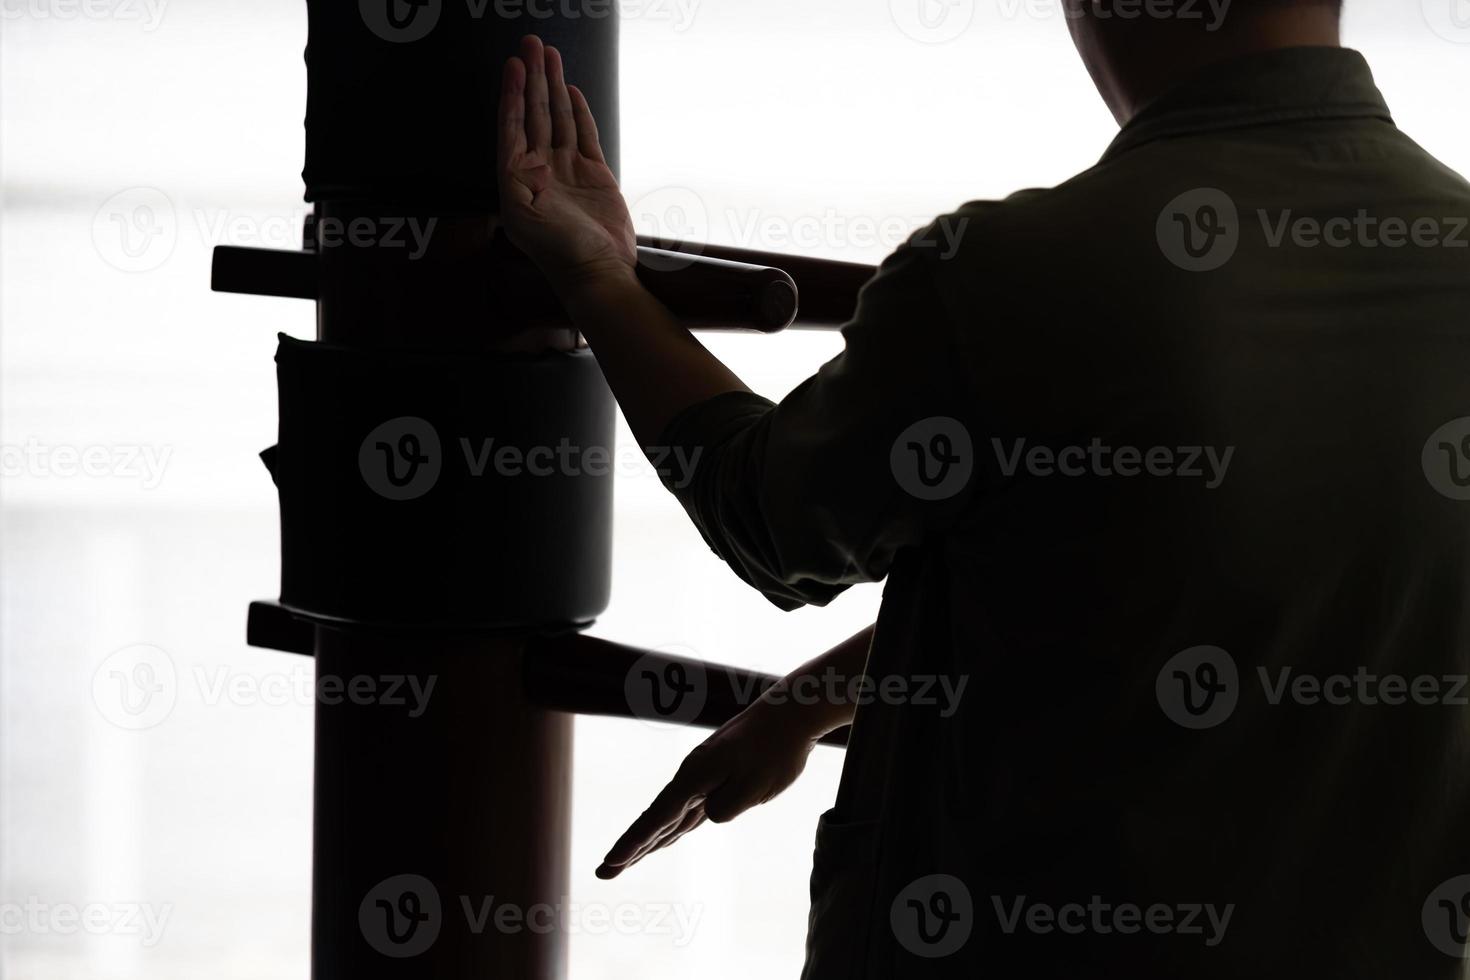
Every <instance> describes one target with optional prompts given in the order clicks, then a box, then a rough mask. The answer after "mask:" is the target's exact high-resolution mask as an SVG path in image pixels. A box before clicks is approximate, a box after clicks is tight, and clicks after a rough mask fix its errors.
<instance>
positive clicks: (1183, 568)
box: [665, 48, 1470, 980]
mask: <svg viewBox="0 0 1470 980" xmlns="http://www.w3.org/2000/svg"><path fill="white" fill-rule="evenodd" d="M1446 106H1447V108H1446V111H1452V112H1458V111H1459V109H1458V108H1457V103H1456V101H1455V98H1454V93H1448V92H1447V93H1446ZM1467 215H1470V187H1467V185H1466V183H1465V181H1464V180H1462V179H1461V178H1460V177H1459V176H1458V175H1456V174H1455V173H1453V172H1451V171H1450V170H1448V169H1447V168H1445V167H1444V166H1442V165H1441V164H1439V163H1438V162H1436V161H1435V160H1434V159H1433V158H1432V157H1430V156H1429V155H1428V154H1427V153H1426V152H1425V151H1424V150H1422V149H1421V148H1419V147H1418V146H1417V145H1415V144H1414V142H1413V141H1411V140H1410V139H1409V138H1408V137H1407V136H1405V135H1404V134H1403V133H1401V132H1400V131H1399V130H1398V129H1397V128H1396V127H1395V126H1394V124H1393V121H1392V119H1391V117H1390V115H1389V111H1388V109H1387V108H1386V107H1385V105H1384V102H1383V99H1382V97H1381V96H1380V94H1379V92H1378V90H1377V89H1376V87H1375V85H1374V82H1373V79H1372V76H1371V73H1370V71H1369V69H1368V66H1367V65H1366V63H1365V62H1364V60H1363V59H1362V57H1361V56H1360V55H1358V54H1357V53H1355V52H1351V51H1346V50H1337V49H1327V48H1320V49H1298V50H1290V51H1281V52H1275V53H1270V54H1264V55H1259V56H1253V57H1250V58H1247V59H1244V60H1240V61H1237V62H1233V63H1231V64H1228V65H1224V66H1217V67H1214V68H1212V69H1209V70H1207V71H1205V72H1204V73H1202V74H1201V75H1199V76H1197V77H1196V78H1195V79H1194V80H1193V81H1191V82H1190V83H1188V84H1185V85H1183V86H1181V87H1179V88H1177V89H1175V90H1173V91H1172V92H1171V93H1169V94H1167V95H1166V96H1164V97H1163V98H1161V99H1160V100H1158V101H1157V102H1156V103H1155V104H1153V105H1152V106H1150V107H1148V108H1147V109H1146V110H1145V111H1144V112H1143V113H1142V114H1140V115H1139V116H1138V117H1137V118H1136V119H1135V120H1134V121H1132V122H1131V123H1130V124H1129V125H1128V126H1127V127H1126V128H1125V129H1124V130H1123V132H1122V133H1121V135H1120V136H1119V137H1118V139H1117V141H1116V142H1115V143H1114V145H1113V146H1112V147H1111V148H1110V149H1109V150H1108V152H1107V155H1106V156H1105V157H1104V158H1103V160H1102V162H1101V163H1099V164H1098V165H1097V166H1096V167H1094V168H1093V169H1091V170H1089V171H1087V172H1086V173H1084V174H1082V175H1080V176H1078V177H1077V178H1075V179H1073V180H1071V181H1069V182H1068V183H1066V184H1064V185H1062V186H1060V187H1057V188H1055V189H1051V190H1041V191H1027V192H1024V193H1020V194H1017V195H1015V196H1013V197H1011V198H1009V199H1007V200H1005V201H1003V202H985V203H972V204H967V205H965V206H964V207H962V208H960V209H959V210H957V211H956V212H955V213H954V214H951V215H947V216H945V217H943V218H940V219H938V220H937V221H936V223H935V225H933V226H931V227H930V228H929V229H925V231H923V232H921V233H919V234H918V235H916V236H915V238H914V240H912V241H911V242H910V243H909V244H908V245H907V246H905V247H904V248H902V249H900V250H899V251H898V252H897V253H895V254H894V255H893V256H891V257H890V258H889V259H888V260H887V261H885V262H884V264H883V266H882V268H881V270H880V271H879V273H878V275H877V276H876V277H875V278H874V279H873V280H872V281H871V282H870V283H869V284H868V286H867V287H866V289H865V290H864V291H863V294H862V298H861V301H860V303H859V307H858V310H857V312H856V314H855V316H854V318H853V320H852V322H851V323H849V324H848V325H847V326H846V327H845V328H844V330H843V336H844V339H845V342H846V348H845V350H844V352H843V353H842V354H841V355H840V356H838V357H836V358H835V359H833V360H832V361H831V362H829V363H828V364H827V365H825V366H824V367H823V368H822V369H821V370H820V371H819V372H818V373H817V374H816V375H815V376H814V377H812V378H811V379H809V380H808V381H806V382H805V383H803V384H802V385H801V386H800V387H798V388H797V389H796V390H795V391H793V392H792V393H791V395H790V396H788V397H787V398H786V399H784V400H783V401H782V402H781V403H780V404H773V403H771V402H769V401H767V400H765V399H762V398H759V397H757V396H754V395H747V394H729V395H724V396H720V397H718V398H715V399H712V400H710V401H708V402H706V403H703V404H701V405H697V406H695V407H694V408H692V409H690V410H688V411H687V412H685V413H684V414H683V415H682V416H680V417H679V418H678V419H676V420H675V422H674V423H673V424H672V425H671V426H670V428H669V431H668V432H667V433H666V440H665V441H666V443H667V444H669V445H671V446H678V447H681V448H683V449H684V450H685V451H686V453H687V452H692V451H694V450H695V449H698V450H699V451H700V452H701V453H702V456H701V457H700V462H699V465H698V467H697V469H696V470H695V473H694V478H693V479H692V481H691V482H689V483H688V485H687V486H684V487H682V488H680V489H679V490H678V491H677V492H678V494H679V497H680V499H681V501H682V502H683V504H684V506H685V507H686V509H687V510H688V511H689V513H690V515H691V517H692V518H693V519H694V522H695V524H696V525H697V526H698V527H699V529H700V530H701V532H702V533H703V535H704V536H705V538H706V540H707V541H708V542H709V544H710V546H711V547H712V548H713V549H714V550H715V551H716V552H717V553H718V554H719V555H720V556H722V557H723V558H724V559H725V560H726V561H727V562H728V563H729V564H730V566H731V568H732V569H733V570H734V571H735V572H736V573H737V574H738V575H739V576H740V577H741V578H743V579H744V580H745V581H747V582H748V583H750V584H751V585H753V586H755V587H756V588H758V589H760V590H761V591H762V592H764V593H765V594H766V595H767V596H769V597H770V599H771V601H773V602H775V603H776V604H778V605H780V606H781V607H782V608H794V607H796V606H799V605H801V604H804V603H816V604H824V603H826V602H828V601H829V600H831V599H832V598H833V597H834V596H836V595H837V594H838V593H839V592H841V591H842V589H844V588H845V587H846V586H848V585H850V584H852V583H855V582H862V581H874V580H879V579H883V578H884V577H885V576H886V577H887V584H886V587H885V592H884V597H883V606H882V612H881V614H880V618H879V623H878V629H877V633H876V637H875V640H874V644H873V647H872V650H871V652H870V655H869V660H868V667H867V673H868V676H869V677H870V678H871V680H872V682H873V683H874V684H875V688H876V691H875V694H874V696H872V697H871V698H870V703H867V704H865V705H864V706H863V707H861V708H860V709H859V711H858V714H857V718H856V720H855V723H854V727H853V733H852V739H851V744H850V747H849V749H848V757H847V761H846V767H845V769H844V772H843V779H842V785H841V788H840V790H839V794H838V800H837V805H836V806H835V807H834V809H833V810H831V811H829V812H828V813H827V814H825V815H824V816H823V819H822V822H821V824H820V826H819V829H818V833H817V847H816V854H815V862H814V869H813V875H812V917H811V924H810V931H809V940H808V957H807V968H806V976H807V977H808V978H809V980H832V978H856V977H863V978H888V977H899V978H908V977H926V976H965V977H981V976H983V977H987V978H1011V977H1015V978H1026V980H1035V978H1053V977H1055V978H1069V980H1070V978H1076V977H1099V978H1102V977H1120V978H1128V980H1144V978H1153V977H1158V978H1170V980H1175V978H1186V977H1187V978H1191V980H1199V978H1222V980H1223V978H1227V977H1228V978H1240V977H1251V978H1281V980H1316V978H1332V980H1344V978H1357V977H1362V978H1369V977H1372V978H1383V980H1432V978H1444V980H1448V978H1451V977H1460V976H1464V975H1465V974H1464V973H1463V972H1462V969H1463V967H1464V964H1463V962H1462V961H1461V960H1460V959H1459V958H1458V956H1459V955H1460V954H1462V953H1463V952H1464V949H1465V945H1464V944H1465V941H1466V937H1467V933H1470V878H1467V877H1462V876H1467V875H1470V793H1467V780H1470V708H1467V702H1466V698H1467V696H1470V691H1467V690H1466V689H1465V683H1464V678H1465V676H1466V675H1467V674H1470V381H1467V379H1470V322H1467V318H1470V232H1467V220H1466V216H1467ZM955 237H957V238H958V241H959V244H958V247H957V248H950V247H948V243H949V241H950V240H951V239H952V238H955ZM962 684H963V686H961V685H962ZM885 685H887V686H886V688H885ZM946 685H947V686H946Z"/></svg>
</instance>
